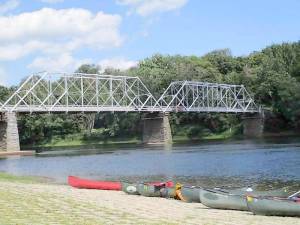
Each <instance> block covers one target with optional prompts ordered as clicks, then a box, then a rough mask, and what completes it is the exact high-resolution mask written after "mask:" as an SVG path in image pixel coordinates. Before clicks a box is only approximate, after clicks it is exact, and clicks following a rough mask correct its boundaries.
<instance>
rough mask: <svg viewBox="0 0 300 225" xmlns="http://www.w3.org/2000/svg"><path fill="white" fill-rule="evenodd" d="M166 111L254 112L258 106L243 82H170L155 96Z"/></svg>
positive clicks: (257, 109)
mask: <svg viewBox="0 0 300 225" xmlns="http://www.w3.org/2000/svg"><path fill="white" fill-rule="evenodd" d="M158 104H159V105H160V106H161V107H162V108H163V110H164V111H166V112H172V111H173V112H174V111H175V112H230V113H247V112H250V113H254V112H259V111H260V108H259V106H258V105H256V104H255V102H254V99H253V98H252V97H251V95H250V94H249V92H248V91H247V90H246V88H245V87H244V86H243V85H230V84H217V83H206V82H196V81H176V82H172V83H171V84H170V85H169V87H168V88H167V89H166V90H165V92H164V93H163V94H162V96H161V97H160V98H159V99H158Z"/></svg>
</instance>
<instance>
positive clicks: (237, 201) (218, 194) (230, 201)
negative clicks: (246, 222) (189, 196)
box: [200, 188, 288, 211]
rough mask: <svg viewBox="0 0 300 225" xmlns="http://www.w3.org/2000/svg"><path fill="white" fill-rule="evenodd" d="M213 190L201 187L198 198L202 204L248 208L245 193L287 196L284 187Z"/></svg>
mask: <svg viewBox="0 0 300 225" xmlns="http://www.w3.org/2000/svg"><path fill="white" fill-rule="evenodd" d="M247 190H249V189H246V190H243V189H240V190H238V189H236V190H229V191H227V190H223V189H221V190H214V189H201V191H200V200H201V202H202V204H204V205H205V206H207V207H210V208H216V209H234V210H242V211H246V210H248V207H247V202H246V195H252V196H277V197H287V196H288V192H287V191H286V189H284V188H283V189H278V190H271V191H253V190H251V191H250V190H249V191H247Z"/></svg>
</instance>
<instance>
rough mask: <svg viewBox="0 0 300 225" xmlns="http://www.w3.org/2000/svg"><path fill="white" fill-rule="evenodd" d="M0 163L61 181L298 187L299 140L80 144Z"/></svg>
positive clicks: (1, 167) (9, 169)
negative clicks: (75, 178) (75, 179)
mask: <svg viewBox="0 0 300 225" xmlns="http://www.w3.org/2000/svg"><path fill="white" fill-rule="evenodd" d="M39 152H40V153H39V154H37V155H36V156H27V157H10V158H6V159H0V171H3V172H7V173H10V174H15V175H31V176H42V177H47V178H50V179H52V180H53V181H54V182H57V183H66V181H67V176H68V175H76V176H81V177H85V178H91V179H99V180H122V181H132V182H135V181H150V180H173V181H176V182H181V183H184V184H187V185H200V186H227V187H228V186H230V187H238V186H245V185H253V184H263V185H264V186H266V185H267V186H283V185H292V186H299V187H300V139H299V138H298V139H297V138H276V139H268V140H264V139H260V140H237V141H219V142H215V141H208V142H202V143H193V144H180V145H173V146H147V147H145V146H126V145H125V146H118V147H109V148H108V147H103V146H85V147H68V148H66V147H64V148H52V149H39Z"/></svg>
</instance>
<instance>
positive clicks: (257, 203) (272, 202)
mask: <svg viewBox="0 0 300 225" xmlns="http://www.w3.org/2000/svg"><path fill="white" fill-rule="evenodd" d="M247 205H248V209H249V211H251V212H253V214H256V215H265V216H300V202H294V201H293V200H289V199H276V198H264V197H259V198H257V197H252V196H251V197H249V196H248V197H247Z"/></svg>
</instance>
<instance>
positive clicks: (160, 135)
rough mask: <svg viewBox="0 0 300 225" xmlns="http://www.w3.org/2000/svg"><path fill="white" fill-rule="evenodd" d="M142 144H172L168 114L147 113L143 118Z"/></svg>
mask: <svg viewBox="0 0 300 225" xmlns="http://www.w3.org/2000/svg"><path fill="white" fill-rule="evenodd" d="M142 120H143V143H144V144H168V143H172V132H171V126H170V122H169V113H161V112H160V113H147V114H146V115H145V116H144V117H143V118H142Z"/></svg>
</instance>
